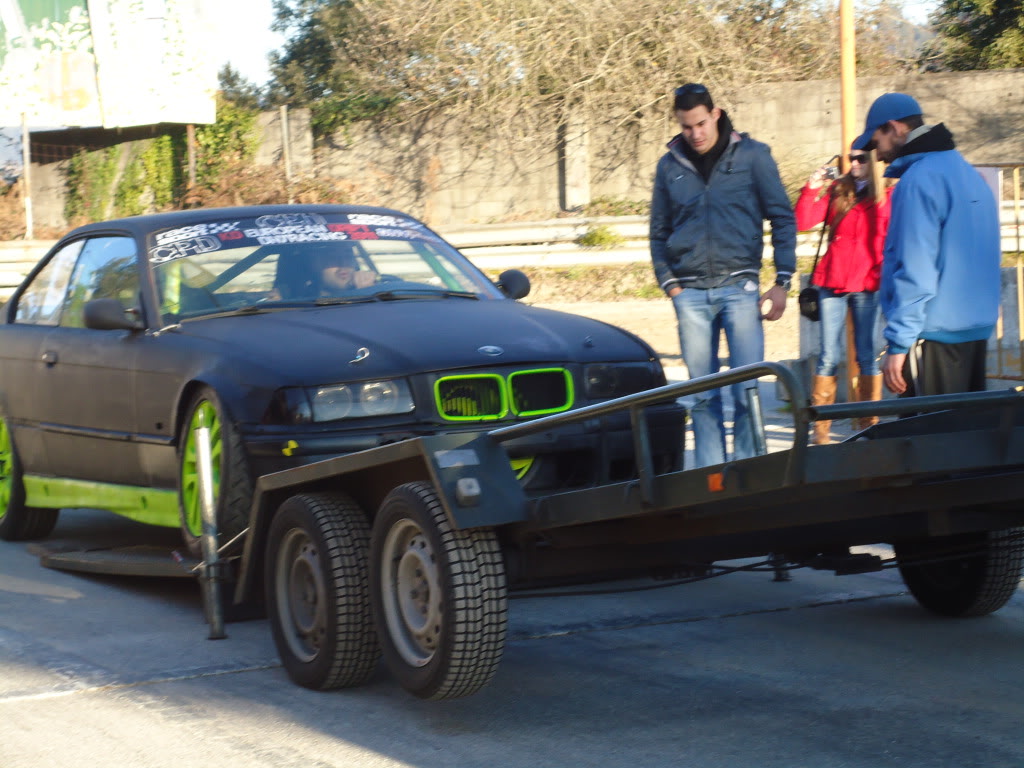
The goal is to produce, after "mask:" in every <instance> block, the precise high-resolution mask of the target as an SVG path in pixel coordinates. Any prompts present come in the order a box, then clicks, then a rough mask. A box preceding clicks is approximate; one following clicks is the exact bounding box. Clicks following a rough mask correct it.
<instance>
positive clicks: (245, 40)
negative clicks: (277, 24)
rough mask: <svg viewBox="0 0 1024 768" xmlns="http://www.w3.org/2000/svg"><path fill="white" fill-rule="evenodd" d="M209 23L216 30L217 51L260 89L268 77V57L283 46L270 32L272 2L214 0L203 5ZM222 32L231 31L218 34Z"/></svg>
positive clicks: (224, 60) (272, 17)
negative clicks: (208, 17)
mask: <svg viewBox="0 0 1024 768" xmlns="http://www.w3.org/2000/svg"><path fill="white" fill-rule="evenodd" d="M206 11H207V13H208V14H209V15H210V21H211V22H212V23H213V25H214V29H215V30H217V44H218V50H220V51H221V52H222V55H223V57H224V58H223V59H222V60H221V61H220V62H219V64H218V67H217V68H218V70H219V69H220V65H222V64H224V63H230V64H231V66H232V67H234V68H235V69H237V70H238V71H239V72H240V73H241V74H242V76H243V77H245V78H246V79H247V80H251V81H252V82H253V83H255V84H256V85H259V86H262V85H264V84H265V83H266V81H267V78H268V77H269V73H268V69H269V67H268V64H267V54H269V53H270V52H271V51H273V50H276V49H278V48H280V47H281V45H282V44H283V42H284V41H283V39H282V37H281V36H280V35H278V34H277V33H276V32H271V31H270V25H271V23H272V22H273V20H274V8H273V0H214V2H211V3H209V4H208V5H207V6H206ZM221 30H231V31H230V34H221V33H220V31H221Z"/></svg>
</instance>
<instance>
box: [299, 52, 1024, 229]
mask: <svg viewBox="0 0 1024 768" xmlns="http://www.w3.org/2000/svg"><path fill="white" fill-rule="evenodd" d="M839 89H840V86H839V81H838V80H827V81H808V82H798V83H778V84H773V85H758V86H751V87H748V88H744V89H741V90H740V91H738V92H736V93H732V94H730V93H725V94H716V95H715V96H716V100H717V102H718V103H719V104H720V105H721V106H723V107H724V108H725V109H727V111H728V112H729V114H730V117H731V119H732V121H733V124H734V125H735V127H736V128H737V129H738V130H740V131H744V132H747V133H750V134H751V135H752V136H753V137H754V138H757V139H759V140H761V141H764V142H766V143H768V144H769V145H771V147H772V150H773V154H774V156H775V158H776V160H777V162H778V163H779V167H780V170H781V172H782V174H783V179H784V180H785V181H787V182H788V183H789V185H790V186H793V185H796V186H798V185H799V184H800V183H802V181H803V179H804V178H805V177H806V176H807V174H808V173H810V171H811V170H812V169H813V168H815V167H816V166H817V165H819V164H820V163H821V162H823V161H824V160H826V159H827V158H829V157H831V156H832V155H834V154H837V153H840V152H842V148H841V117H842V115H841V105H840V90H839ZM891 90H898V91H904V92H907V93H911V94H913V95H914V96H915V97H916V98H917V99H918V100H919V101H920V103H921V106H922V108H923V109H924V111H925V119H926V120H927V121H928V122H944V123H945V124H946V125H947V127H949V128H950V130H952V131H953V133H954V135H955V137H956V140H957V143H958V145H959V147H960V148H961V150H962V151H963V152H964V154H965V155H966V156H967V158H968V160H970V161H971V162H974V163H979V164H980V163H989V162H1014V161H1021V160H1024V99H1022V98H1021V97H1020V94H1021V93H1024V70H1000V71H992V72H966V73H952V74H926V75H925V74H922V75H906V76H903V77H887V78H862V79H861V80H860V81H859V82H858V98H857V102H858V104H857V117H858V124H859V123H860V121H861V120H863V116H864V115H865V113H866V112H867V109H868V106H869V105H870V103H871V101H873V100H874V98H875V97H877V96H878V95H880V94H882V93H884V92H886V91H891ZM581 125H582V123H581V122H580V118H579V116H578V115H574V116H572V117H571V118H570V120H569V121H568V124H567V125H566V126H564V127H563V128H561V129H554V128H553V129H552V130H551V133H550V134H549V135H548V134H543V135H536V136H532V137H529V136H527V137H523V138H522V140H521V143H520V146H517V147H510V146H507V145H501V144H497V143H494V142H488V141H483V142H482V146H470V145H468V144H467V143H466V142H465V141H464V140H458V139H453V138H451V132H450V131H448V130H446V126H444V125H431V126H420V127H418V129H417V130H416V132H415V133H413V132H412V131H398V132H388V133H384V132H378V131H376V130H374V129H373V128H372V127H360V128H352V129H349V130H348V131H346V132H344V133H342V132H339V134H337V135H335V136H334V137H332V139H331V140H330V141H325V142H322V143H321V144H320V145H318V146H317V147H316V150H315V153H316V172H317V173H324V174H328V175H331V176H335V177H339V178H344V179H346V180H349V181H351V182H353V183H354V185H355V187H356V189H357V194H361V195H363V196H364V197H363V199H366V200H368V201H372V202H383V203H386V204H390V205H395V206H397V207H401V208H406V209H408V210H410V211H411V212H412V213H415V214H418V215H420V216H422V217H424V218H426V219H427V220H428V221H430V222H431V223H432V224H434V225H435V226H441V225H442V224H447V225H459V224H466V223H477V222H486V221H489V220H493V219H495V218H501V217H517V216H520V217H521V216H529V215H531V214H535V213H536V212H542V213H544V214H545V215H552V214H554V213H556V212H557V211H558V210H559V209H562V208H568V209H572V208H573V207H575V206H578V205H581V204H584V203H585V202H587V201H588V200H589V199H590V198H593V197H605V196H611V197H618V198H625V199H629V200H646V199H647V198H648V197H649V196H650V190H651V182H652V179H653V173H654V167H655V164H656V163H657V160H658V158H659V157H660V156H661V154H662V153H663V152H664V145H665V143H666V142H667V141H668V139H669V138H671V136H672V135H674V134H675V132H676V130H677V128H676V126H675V124H674V122H673V121H672V119H671V116H670V115H668V114H649V115H640V116H626V117H624V118H621V119H620V118H618V117H616V116H614V115H602V121H596V120H591V121H590V127H589V129H585V128H581Z"/></svg>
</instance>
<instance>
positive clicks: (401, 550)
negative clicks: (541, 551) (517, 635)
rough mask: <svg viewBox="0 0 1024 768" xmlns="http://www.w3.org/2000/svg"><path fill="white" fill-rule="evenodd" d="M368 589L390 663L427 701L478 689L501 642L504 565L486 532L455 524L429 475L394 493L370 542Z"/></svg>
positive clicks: (488, 677) (505, 616)
mask: <svg viewBox="0 0 1024 768" xmlns="http://www.w3.org/2000/svg"><path fill="white" fill-rule="evenodd" d="M370 562H371V564H372V568H371V572H370V589H371V592H372V595H373V612H374V621H375V623H376V626H377V634H378V636H379V637H380V640H381V646H382V649H383V654H384V661H385V663H386V664H387V666H388V668H389V669H390V670H391V673H392V674H393V675H394V676H395V678H396V679H397V680H398V682H399V683H400V684H401V685H402V687H403V688H405V689H406V690H407V691H409V692H410V693H412V694H414V695H416V696H419V697H420V698H424V699H452V698H456V697H459V696H468V695H470V694H473V693H476V692H477V691H478V690H480V689H481V688H482V687H483V686H485V685H486V684H487V683H488V682H490V680H491V678H492V677H494V673H495V671H496V670H497V668H498V662H499V661H500V660H501V654H502V651H503V650H504V647H505V633H506V627H507V624H508V598H507V587H506V582H505V565H504V562H503V561H502V556H501V549H500V547H499V545H498V540H497V537H496V536H495V534H494V532H493V531H491V530H489V529H474V530H466V531H460V530H455V529H453V528H452V527H451V525H450V524H449V522H448V519H447V517H446V516H445V512H444V509H443V508H442V507H441V503H440V501H439V500H438V497H437V493H436V492H435V491H434V489H433V488H432V487H431V486H430V485H429V484H428V483H423V482H416V483H407V484H405V485H400V486H398V487H397V488H395V489H394V490H392V491H391V492H390V493H389V494H388V495H387V497H386V498H385V499H384V502H383V503H382V504H381V507H380V511H379V512H378V513H377V519H376V520H375V521H374V525H373V538H372V541H371V545H370Z"/></svg>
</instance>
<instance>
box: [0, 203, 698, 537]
mask: <svg viewBox="0 0 1024 768" xmlns="http://www.w3.org/2000/svg"><path fill="white" fill-rule="evenodd" d="M528 291H529V280H528V279H527V278H526V276H525V275H524V274H523V273H522V272H519V271H518V270H507V271H505V272H504V273H502V274H501V276H500V277H499V278H498V280H497V281H496V282H495V281H492V280H491V279H489V278H488V277H487V276H486V275H485V274H484V273H483V272H481V270H479V269H477V268H476V267H475V266H474V265H473V264H472V263H471V262H470V261H469V260H468V259H466V258H465V257H464V256H463V255H462V254H461V253H459V251H458V250H456V249H455V248H454V247H453V246H451V245H450V244H449V243H447V242H446V241H445V240H444V239H443V238H442V237H441V236H440V235H438V234H437V233H436V232H434V231H433V230H431V229H430V228H429V227H427V226H426V225H425V224H423V223H422V222H421V221H418V220H416V219H415V218H413V217H411V216H409V215H407V214H405V213H402V212H399V211H395V210H390V209H385V208H373V207H365V206H349V205H278V206H257V207H239V208H220V209H217V208H211V209H195V210H188V211H178V212H173V213H163V214H155V215H146V216H137V217H130V218H125V219H119V220H114V221H106V222H100V223H95V224H89V225H87V226H83V227H80V228H78V229H75V230H73V231H72V232H70V233H69V234H67V235H66V236H64V237H63V238H61V239H60V241H59V242H57V243H56V245H55V246H54V247H53V248H52V249H50V251H49V252H48V253H47V254H46V255H45V256H44V257H43V258H42V259H41V260H40V262H39V263H38V265H37V266H36V267H35V268H34V269H33V270H32V271H31V272H30V274H29V275H28V276H27V277H26V279H25V280H24V282H23V283H22V285H21V286H20V287H19V288H18V289H17V290H16V291H15V292H14V294H13V295H12V297H11V298H10V300H9V301H8V302H7V303H6V305H5V306H4V308H3V312H2V316H0V538H4V539H8V540H11V539H31V538H40V537H44V536H46V535H47V534H49V533H50V532H51V531H52V529H53V528H54V526H55V524H56V522H57V519H58V511H59V510H60V509H61V508H71V507H90V508H99V509H109V510H111V511H113V512H116V513H119V514H122V515H125V516H127V517H129V518H132V519H135V520H137V521H140V522H143V523H148V524H153V525H158V526H170V527H180V528H181V530H182V532H183V535H184V539H185V542H186V544H187V545H188V548H189V549H190V550H191V552H192V553H193V554H198V553H199V550H200V546H199V537H200V534H201V532H202V520H201V514H200V496H199V492H198V488H197V466H196V445H195V437H194V436H195V433H196V427H198V426H200V425H204V426H206V427H207V428H208V429H209V431H210V435H211V450H212V456H213V481H214V485H215V488H214V496H215V504H216V522H217V526H218V529H219V532H220V535H221V539H222V541H223V542H227V541H229V540H231V539H232V538H235V537H236V536H237V535H238V534H240V533H241V532H242V531H243V529H244V528H245V526H246V524H247V519H248V513H249V508H250V502H251V497H252V493H253V485H254V482H255V480H256V478H258V477H259V476H261V475H264V474H267V473H273V472H277V471H281V470H284V469H288V468H292V467H297V466H301V465H303V464H307V463H310V462H314V461H317V460H321V459H324V458H328V457H332V456H337V455H340V454H345V453H350V452H353V451H360V450H364V449H368V448H373V447H376V446H380V445H386V444H389V443H394V442H400V441H403V440H406V439H409V438H411V437H415V436H421V435H427V434H447V433H458V432H462V431H467V430H472V429H476V428H478V427H479V425H480V424H482V423H487V424H514V423H519V422H522V421H526V420H530V419H534V418H537V417H540V416H544V415H548V414H553V413H559V412H563V411H568V410H571V409H574V408H578V407H580V406H584V405H588V404H593V403H596V402H602V401H606V400H608V399H611V398H615V397H619V396H622V395H625V394H629V393H633V392H638V391H642V390H645V389H649V388H651V387H657V386H660V385H662V384H664V383H665V375H664V371H663V370H662V367H661V363H660V362H659V360H658V358H657V356H656V354H655V353H654V351H653V350H652V349H651V347H650V346H649V345H648V344H646V343H645V342H644V341H642V340H641V339H640V338H638V337H636V336H635V335H633V334H630V333H628V332H626V331H624V330H622V329H619V328H616V327H614V326H611V325H608V324H605V323H601V322H598V321H595V320H591V319H588V318H583V317H579V316H575V315H569V314H564V313H560V312H555V311H551V310H546V309H542V308H539V307H532V306H529V305H526V304H524V303H522V302H520V301H518V300H519V299H521V298H523V297H524V296H525V295H526V294H527V293H528ZM684 417H685V413H684V410H683V408H681V407H680V406H679V405H677V404H675V403H667V404H665V405H663V406H659V407H658V409H657V418H652V421H651V424H652V426H651V430H650V437H651V440H652V444H653V445H654V449H653V450H654V451H655V453H656V454H657V456H658V460H659V461H660V462H662V463H663V464H664V465H665V466H666V467H668V466H673V465H675V464H676V463H678V462H679V461H680V456H681V453H682V445H681V444H680V443H679V442H678V437H679V431H680V430H679V427H680V425H681V423H682V422H683V419H684ZM632 457H633V453H632V448H631V437H630V431H629V424H628V423H627V422H626V420H625V419H624V418H619V419H617V420H616V419H615V418H612V419H605V420H598V421H594V422H592V423H588V424H586V425H580V426H579V427H577V428H573V429H570V430H563V431H560V432H558V433H557V434H550V435H544V436H540V437H538V438H536V439H528V440H523V441H521V442H520V443H519V444H517V445H516V446H515V448H514V449H513V450H511V451H510V461H511V462H512V464H513V466H514V468H515V472H516V474H517V476H518V477H519V481H520V482H521V483H522V484H523V485H524V486H525V487H528V488H532V489H537V490H540V489H543V490H553V489H558V488H574V487H582V486H585V485H587V484H591V483H594V482H598V481H600V480H603V479H608V478H612V479H614V478H625V477H629V476H631V475H632V474H633V473H634V472H635V468H634V467H633V466H632V460H633V459H632Z"/></svg>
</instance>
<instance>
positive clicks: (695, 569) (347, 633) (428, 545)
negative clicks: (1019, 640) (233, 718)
mask: <svg viewBox="0 0 1024 768" xmlns="http://www.w3.org/2000/svg"><path fill="white" fill-rule="evenodd" d="M764 376H774V377H776V379H777V381H778V382H780V383H781V385H782V386H783V387H784V388H785V389H786V390H787V391H788V392H789V395H790V403H791V404H792V419H793V437H792V445H791V446H790V447H789V448H788V449H786V450H781V451H776V452H773V453H770V454H769V453H762V455H758V456H754V457H751V458H748V459H743V460H737V461H732V462H727V463H725V464H721V465H715V466H710V467H700V468H695V469H687V468H685V467H682V468H674V469H671V470H669V471H656V470H655V467H654V463H653V461H652V457H651V451H650V450H649V444H648V439H647V437H648V436H647V414H646V409H647V408H648V407H649V406H652V405H654V404H657V403H662V402H665V401H667V400H674V399H678V398H681V397H685V396H686V395H691V394H694V393H696V392H700V391H705V390H708V389H713V388H717V387H724V386H729V385H732V384H741V383H744V382H754V381H756V380H757V379H759V378H761V377H764ZM748 391H749V393H750V397H751V398H752V404H753V405H754V406H756V407H755V408H753V409H752V413H753V414H754V418H755V420H756V423H757V425H759V426H760V430H759V434H760V442H761V448H762V451H763V449H764V430H763V419H762V418H761V413H760V408H759V402H758V401H757V397H756V392H757V390H756V387H754V386H753V384H752V385H751V387H750V388H749V390H748ZM623 411H626V412H628V415H629V418H630V420H631V423H632V427H633V439H634V452H635V464H636V472H635V477H634V478H633V479H630V480H625V481H621V482H606V483H603V484H599V485H594V486H588V487H580V488H568V489H565V490H560V491H557V492H544V493H531V492H528V491H526V490H524V488H523V486H522V484H521V483H520V481H519V480H518V479H517V477H516V475H515V474H514V472H513V470H512V468H511V466H510V463H509V455H508V453H507V449H508V448H512V447H514V446H515V444H516V441H517V440H518V439H521V438H526V437H530V438H531V439H536V437H537V436H539V435H551V434H553V433H555V432H556V431H557V430H559V429H562V428H565V427H570V426H572V425H574V424H578V423H581V422H593V423H599V422H600V420H601V419H602V418H603V417H605V416H608V415H610V414H617V413H620V412H623ZM873 415H877V416H900V417H902V418H899V419H896V420H892V421H885V422H881V423H879V424H876V425H875V426H872V427H869V428H868V429H866V430H864V431H862V432H860V433H858V434H856V435H854V436H853V437H851V438H849V439H848V440H846V441H844V442H841V443H835V444H830V445H821V446H808V444H807V442H808V431H809V426H810V423H811V422H813V421H816V420H825V419H827V420H833V419H842V418H856V417H866V416H873ZM755 432H758V430H755ZM680 440H681V441H682V435H681V436H680ZM1022 497H1024V392H1022V391H1020V389H1012V390H1005V391H993V392H978V393H965V394H953V395H939V396H932V397H917V398H905V399H896V400H883V401H874V402H863V403H843V404H833V405H828V406H816V407H815V406H810V405H809V404H808V401H807V396H806V392H805V390H804V388H803V386H802V385H801V384H800V382H799V381H798V379H797V378H796V376H795V375H794V374H793V373H792V371H791V370H790V369H789V368H787V367H785V366H783V365H781V364H777V363H770V362H765V363H758V364H755V365H748V366H743V367H740V368H735V369H732V370H729V371H724V372H721V373H716V374H712V375H710V376H705V377H701V378H698V379H693V380H690V381H687V382H682V383H678V384H669V385H667V386H663V387H659V388H657V389H653V390H649V391H646V392H642V393H638V394H635V395H630V396H627V397H623V398H619V399H616V400H612V401H608V402H606V403H601V404H597V405H591V406H587V407H584V408H580V409H577V410H573V411H568V412H565V413H561V414H557V415H553V416H546V417H542V418H538V419H534V420H532V421H527V422H522V423H519V424H515V425H512V426H503V427H498V428H494V429H490V430H482V431H477V432H464V433H457V434H439V435H431V436H423V437H417V438H414V439H409V440H405V441H402V442H397V443H393V444H390V445H384V446H381V447H378V448H373V449H370V450H366V451H360V452H357V453H351V454H347V455H343V456H338V457H336V458H332V459H327V460H324V461H319V462H316V463H313V464H308V465H305V466H301V467H297V468H294V469H288V470H285V471H282V472H276V473H273V474H269V475H264V476H263V477H261V478H259V480H258V482H257V483H256V489H255V493H254V496H253V501H252V507H251V511H250V518H249V526H248V528H247V530H246V532H245V533H244V535H242V536H240V537H236V539H235V541H233V542H230V543H228V544H227V545H225V546H222V547H221V549H220V557H221V558H222V562H224V563H230V564H231V566H232V569H231V570H232V573H233V577H232V578H233V579H234V580H235V589H234V595H233V604H232V605H225V606H224V608H223V609H224V611H225V612H226V613H227V614H228V615H230V613H231V612H232V611H233V610H235V609H238V608H240V607H243V606H246V605H252V604H254V603H255V604H262V605H265V608H266V612H267V615H268V617H269V619H270V624H271V629H272V632H273V635H274V641H275V644H276V646H277V649H278V652H279V654H280V657H281V660H282V663H283V665H284V667H285V669H286V671H287V672H288V674H289V676H290V677H291V678H292V680H293V681H294V682H296V683H297V684H299V685H302V686H305V687H308V688H313V689H332V688H340V687H350V686H355V685H359V684H360V683H363V682H365V681H367V680H368V679H369V677H370V676H371V675H372V674H373V672H374V670H375V668H376V666H377V663H378V661H379V659H380V658H381V657H383V659H384V662H385V664H386V666H387V667H388V668H389V669H390V671H391V673H392V675H393V676H394V677H395V678H396V679H397V680H398V681H399V683H400V684H401V685H402V686H403V687H404V688H406V689H407V690H408V691H410V692H411V693H413V694H415V695H417V696H419V697H422V698H429V699H446V698H454V697H458V696H465V695H469V694H472V693H475V692H477V691H478V690H480V689H481V688H482V687H483V686H485V685H486V684H487V683H488V682H489V681H490V680H491V678H492V677H493V675H494V673H495V671H496V669H497V666H498V664H499V661H500V659H501V655H502V650H503V647H504V643H505V637H506V628H507V600H508V594H509V592H510V591H514V590H529V589H536V588H543V587H549V586H552V585H564V584H583V583H594V582H598V581H604V580H611V579H620V578H623V577H630V576H640V575H646V576H652V575H653V576H655V577H658V578H663V579H671V580H674V581H673V583H678V582H679V581H686V580H697V579H703V578H708V577H710V576H715V575H721V574H724V573H728V572H733V571H735V570H736V569H735V568H725V567H723V566H720V565H716V562H718V561H726V560H736V559H740V558H757V557H763V558H764V559H763V560H762V561H761V562H759V563H756V564H754V565H753V566H750V568H757V569H760V570H770V571H773V572H774V573H775V574H776V578H777V579H784V578H786V577H787V574H788V572H789V571H790V570H792V569H794V568H801V567H810V568H815V569H823V570H832V571H834V572H836V573H837V574H851V573H864V572H869V571H876V570H880V569H882V568H884V567H898V568H899V571H900V573H901V575H902V577H903V579H904V582H905V583H906V585H907V588H908V590H909V591H910V593H911V594H912V595H913V596H914V597H915V599H916V600H917V601H918V602H919V603H920V604H921V605H922V606H923V607H925V608H926V609H928V610H930V611H932V612H934V613H937V614H940V615H944V616H951V617H966V616H978V615H984V614H988V613H991V612H993V611H996V610H998V609H999V608H1001V607H1003V606H1004V605H1005V604H1006V603H1007V602H1008V601H1009V600H1010V598H1011V597H1012V596H1013V595H1014V593H1015V591H1016V590H1017V587H1018V584H1019V581H1020V578H1021V572H1022V566H1024V505H1022V503H1021V499H1022ZM209 532H210V533H211V534H212V529H211V530H210V531H209ZM879 543H885V544H890V545H892V548H893V552H894V557H893V558H891V560H883V559H882V557H880V556H878V555H875V554H871V553H866V552H857V553H851V551H850V547H851V546H856V545H870V544H879ZM220 568H221V566H216V567H213V568H211V569H209V571H208V572H212V573H213V574H214V578H217V571H218V570H219V569H220ZM204 594H205V595H206V602H207V615H208V617H215V616H217V615H218V611H220V610H221V608H220V607H219V599H218V597H219V595H221V594H222V592H221V591H218V590H217V589H207V590H206V591H205V593H204ZM211 624H212V622H211ZM213 634H214V633H213V632H211V636H213Z"/></svg>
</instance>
